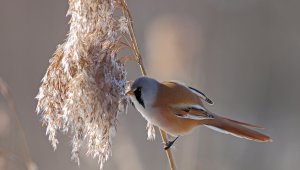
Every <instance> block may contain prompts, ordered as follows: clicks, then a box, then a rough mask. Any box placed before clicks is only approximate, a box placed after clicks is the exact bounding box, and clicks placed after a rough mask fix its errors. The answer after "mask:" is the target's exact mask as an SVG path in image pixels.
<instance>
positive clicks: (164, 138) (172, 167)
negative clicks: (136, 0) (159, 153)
mask: <svg viewBox="0 0 300 170" xmlns="http://www.w3.org/2000/svg"><path fill="white" fill-rule="evenodd" d="M121 3H122V8H123V14H124V15H125V16H126V18H127V20H129V22H128V30H129V35H130V39H131V42H132V44H133V52H134V55H135V58H136V62H137V63H138V64H139V66H140V70H141V72H142V75H143V76H146V75H147V73H146V70H145V67H144V64H143V60H142V56H141V54H140V52H139V48H138V45H137V41H136V38H135V34H134V30H133V24H132V21H133V19H132V16H131V14H130V11H129V9H128V6H127V4H126V2H125V0H122V1H121ZM159 132H160V136H161V139H162V141H163V143H167V142H168V135H167V133H166V132H165V131H163V130H162V129H159ZM165 152H166V155H167V158H168V161H169V165H170V170H176V166H175V161H174V158H173V154H172V151H171V148H170V149H167V150H165Z"/></svg>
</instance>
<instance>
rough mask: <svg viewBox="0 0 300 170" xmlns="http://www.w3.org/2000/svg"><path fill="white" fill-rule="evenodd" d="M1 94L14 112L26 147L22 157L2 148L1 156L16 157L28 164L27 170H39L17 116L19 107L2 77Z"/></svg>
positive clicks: (14, 117)
mask: <svg viewBox="0 0 300 170" xmlns="http://www.w3.org/2000/svg"><path fill="white" fill-rule="evenodd" d="M0 94H1V95H2V96H3V97H4V98H5V100H6V102H7V104H8V106H9V109H10V110H11V111H12V117H13V119H14V120H15V121H16V127H17V129H18V130H20V135H21V140H22V143H23V146H24V152H23V153H22V155H21V156H18V154H17V153H15V152H14V151H11V150H9V149H5V148H4V149H1V148H0V155H3V156H4V157H8V158H11V157H16V158H20V159H21V160H23V161H24V162H25V164H26V167H27V170H37V169H38V168H37V165H36V164H35V163H34V162H33V161H32V159H31V156H30V151H29V148H28V143H27V139H26V136H25V132H24V130H23V128H22V125H21V122H20V120H19V118H18V116H17V107H16V103H15V101H14V99H13V97H12V95H11V92H10V90H9V88H8V85H7V84H6V83H5V82H4V81H3V80H2V79H1V77H0Z"/></svg>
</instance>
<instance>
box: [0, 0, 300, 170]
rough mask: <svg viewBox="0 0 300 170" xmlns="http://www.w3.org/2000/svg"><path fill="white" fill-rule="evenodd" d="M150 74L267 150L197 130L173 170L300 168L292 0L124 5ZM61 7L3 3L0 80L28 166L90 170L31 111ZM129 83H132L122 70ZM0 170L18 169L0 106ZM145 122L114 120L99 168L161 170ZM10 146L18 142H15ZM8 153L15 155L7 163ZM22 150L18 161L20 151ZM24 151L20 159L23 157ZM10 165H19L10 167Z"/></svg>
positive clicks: (56, 38) (298, 28)
mask: <svg viewBox="0 0 300 170" xmlns="http://www.w3.org/2000/svg"><path fill="white" fill-rule="evenodd" d="M128 4H129V8H130V9H131V12H132V15H133V17H134V26H135V32H136V36H137V39H138V43H139V46H140V49H141V53H142V56H143V57H144V58H145V61H144V62H145V64H146V69H147V71H148V73H149V75H150V76H153V77H155V78H157V79H159V80H165V79H175V80H179V81H183V82H186V83H187V84H190V85H191V86H193V87H195V88H198V89H201V90H202V91H204V92H205V93H206V94H207V95H208V96H209V97H210V98H211V99H213V101H214V102H215V105H214V106H207V107H208V108H209V109H210V110H211V111H213V112H215V113H218V114H221V115H223V116H226V117H230V118H234V119H237V120H241V121H245V122H249V123H253V124H257V125H261V126H263V127H265V129H264V130H263V132H264V133H266V134H268V135H270V136H272V138H273V140H274V141H273V142H272V143H255V142H251V141H247V140H243V139H239V138H235V137H232V136H230V135H225V134H220V133H218V132H213V131H212V130H210V129H207V128H205V127H199V128H197V129H195V130H194V131H193V132H192V133H191V134H189V135H187V136H185V137H182V138H180V139H179V140H178V141H177V142H176V144H175V149H174V151H173V153H174V156H175V160H176V164H177V167H178V169H179V170H181V169H189V170H198V169H199V170H215V169H222V170H240V169H243V170H248V169H249V170H252V169H257V170H282V169H285V170H294V169H299V167H300V114H299V110H300V102H299V96H300V56H299V54H300V22H299V15H300V11H299V7H300V1H293V0H287V1H278V0H227V1H223V0H187V1H182V0H151V1H150V0H148V1H140V0H128ZM67 8H68V5H67V1H66V0H65V1H61V0H51V1H39V0H23V1H21V0H1V2H0V37H1V38H0V77H2V78H3V80H5V81H6V82H7V84H8V86H9V88H10V89H11V92H12V95H13V96H14V99H15V101H16V103H17V109H18V113H17V115H16V116H17V117H18V118H19V120H20V122H21V124H22V126H23V128H22V130H24V132H25V134H26V138H27V143H28V147H29V151H30V154H31V157H32V160H33V161H34V162H35V163H36V165H37V166H38V168H39V169H40V170H54V169H57V170H62V169H64V170H71V169H72V170H77V169H78V170H80V169H89V170H97V169H99V166H98V165H97V161H96V160H93V159H92V158H89V157H88V158H87V157H85V156H84V153H83V156H82V157H81V165H80V167H78V166H77V164H76V163H74V162H72V161H71V157H70V155H71V144H70V139H71V138H70V137H69V136H66V135H59V142H60V143H59V145H58V149H57V150H56V151H55V152H54V151H53V149H52V148H51V145H50V144H49V142H48V137H47V136H45V130H46V129H45V128H43V127H42V126H41V122H40V121H39V118H38V116H37V115H36V113H35V107H36V100H35V99H34V97H35V96H36V94H37V92H38V87H39V86H40V81H41V78H42V77H43V75H44V74H45V72H46V69H47V67H48V65H49V62H48V60H49V58H50V57H51V56H52V54H53V52H54V51H55V49H56V46H57V45H58V44H60V43H62V42H63V40H64V39H65V38H66V33H67V31H68V25H67V22H68V18H66V17H65V15H66V11H67ZM127 70H128V79H131V80H132V79H135V78H136V77H137V76H139V75H140V74H139V70H138V67H137V65H136V64H135V63H128V64H127ZM0 104H1V105H0V107H1V109H0V169H1V170H2V169H5V170H6V169H8V170H15V169H16V170H17V169H26V166H25V165H24V162H22V161H21V160H20V159H21V157H22V155H24V153H22V151H23V150H26V146H25V145H26V144H24V143H25V142H24V141H22V140H23V138H22V137H21V136H22V135H21V131H22V130H20V128H19V127H18V121H17V120H16V116H12V114H14V113H13V111H12V110H11V109H9V107H8V106H7V103H6V102H5V100H4V98H3V97H2V98H0ZM145 127H146V121H145V120H144V119H143V118H142V116H141V115H140V114H139V113H138V112H137V111H135V110H134V109H133V108H132V107H130V108H129V110H128V113H127V114H126V115H122V116H120V117H119V125H118V132H117V136H116V137H115V138H114V140H113V155H112V157H111V158H110V159H109V160H108V162H107V163H106V164H105V165H104V169H107V170H118V169H122V170H123V169H131V170H140V169H145V170H152V169H157V170H159V169H168V164H167V159H166V156H165V153H164V151H163V149H162V147H163V145H162V143H161V139H160V136H159V133H158V130H156V136H157V139H156V140H155V141H147V140H146V138H147V134H146V130H145ZM16 141H17V142H16ZM7 149H8V150H12V152H14V153H16V154H17V155H21V156H20V159H19V158H18V157H12V156H8V157H7V155H5V153H4V151H5V150H7ZM19 152H20V153H19ZM24 152H25V151H24ZM16 162H18V163H16Z"/></svg>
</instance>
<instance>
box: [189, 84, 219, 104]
mask: <svg viewBox="0 0 300 170" xmlns="http://www.w3.org/2000/svg"><path fill="white" fill-rule="evenodd" d="M188 88H189V89H190V90H191V91H192V92H193V93H195V94H197V95H198V96H200V97H201V98H202V99H203V100H204V101H206V102H207V103H208V104H210V105H213V104H214V102H213V101H212V100H210V99H209V98H208V97H207V96H206V95H205V94H204V93H203V92H201V91H200V90H197V89H195V88H193V87H188Z"/></svg>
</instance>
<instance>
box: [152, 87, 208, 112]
mask: <svg viewBox="0 0 300 170" xmlns="http://www.w3.org/2000/svg"><path fill="white" fill-rule="evenodd" d="M158 91H159V93H157V97H156V103H155V104H156V105H170V106H171V105H182V104H190V105H193V104H194V105H201V106H202V105H203V104H202V101H201V98H200V97H199V96H198V95H196V94H195V93H193V92H191V91H190V90H189V89H188V88H187V87H186V86H184V85H182V84H179V83H176V82H162V83H160V84H159V86H158Z"/></svg>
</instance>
